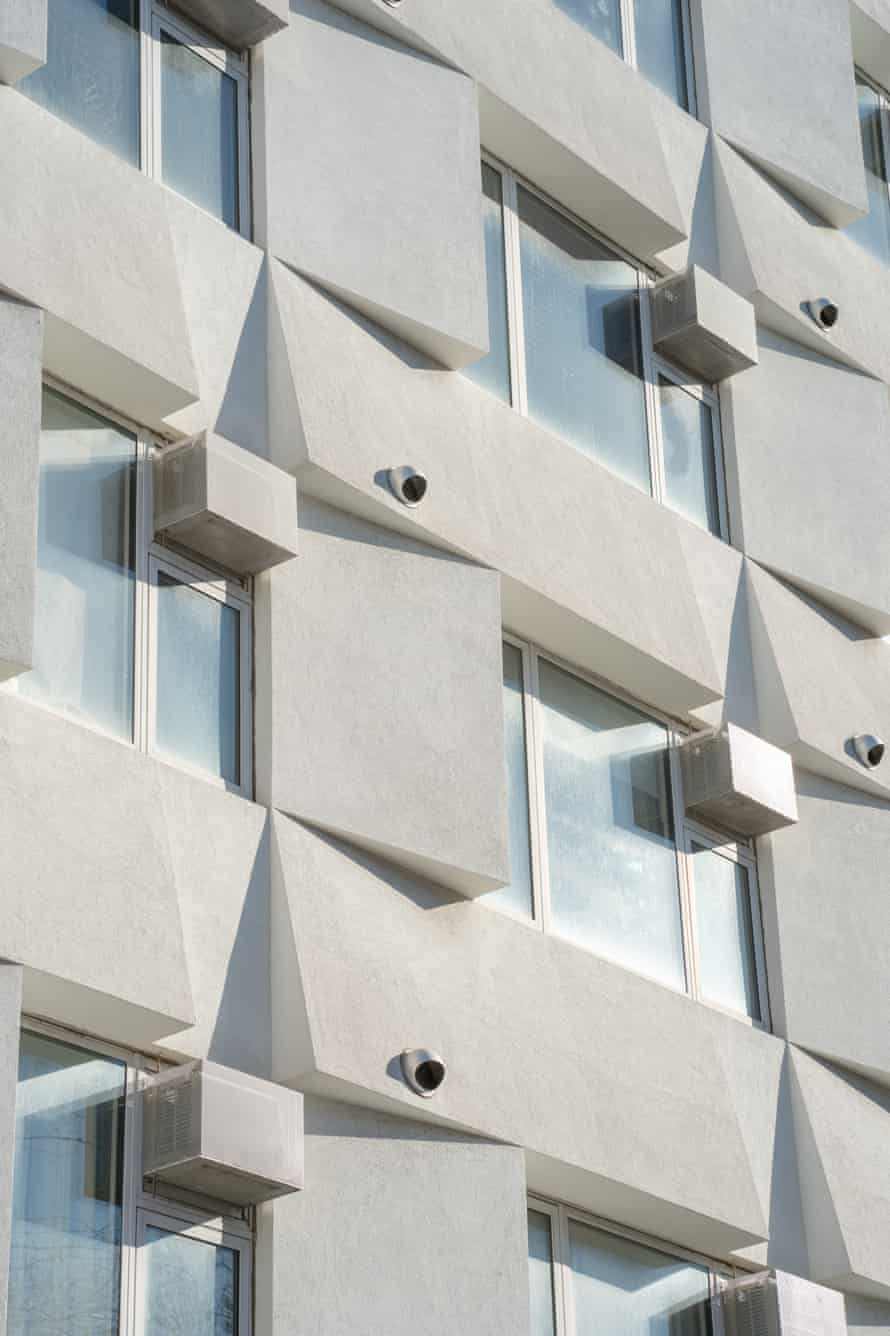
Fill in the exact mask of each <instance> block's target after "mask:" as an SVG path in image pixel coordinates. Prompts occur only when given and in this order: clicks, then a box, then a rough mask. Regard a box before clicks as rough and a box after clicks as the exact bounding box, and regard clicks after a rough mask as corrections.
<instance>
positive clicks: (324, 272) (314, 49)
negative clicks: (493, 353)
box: [257, 0, 488, 366]
mask: <svg viewBox="0 0 890 1336" xmlns="http://www.w3.org/2000/svg"><path fill="white" fill-rule="evenodd" d="M257 88H258V102H259V103H260V105H261V106H262V117H263V130H264V134H263V150H262V153H263V165H262V167H261V169H260V172H259V182H258V189H257V196H258V208H257V230H258V235H259V236H260V237H261V238H262V240H263V243H264V244H265V245H266V246H267V247H268V248H269V250H270V252H271V253H272V254H273V255H275V256H277V257H278V259H280V260H283V261H285V262H286V263H287V264H289V265H290V266H292V267H293V268H294V269H298V270H300V271H301V272H302V273H305V274H308V275H309V276H310V277H312V278H313V279H315V280H316V281H317V282H319V283H321V284H322V285H323V286H324V287H325V288H328V289H329V290H330V291H332V292H334V293H337V294H339V295H340V296H342V297H343V298H344V299H345V300H346V301H348V302H350V303H351V304H352V305H353V306H355V307H357V308H358V309H359V310H362V311H364V312H365V313H366V314H368V315H370V316H372V317H374V318H375V319H377V320H379V321H381V323H383V324H384V325H386V326H387V327H388V328H390V329H392V330H394V331H395V332H397V333H399V334H401V335H402V336H403V337H404V338H406V339H407V340H408V341H409V342H410V343H413V344H415V345H416V346H417V347H419V348H422V349H424V351H425V352H427V353H428V354H429V355H430V356H433V357H436V358H437V359H438V360H439V361H440V362H442V363H444V364H445V365H447V366H462V365H463V364H464V363H466V362H471V361H474V360H476V359H477V358H478V357H479V356H481V355H482V354H483V353H485V352H486V351H487V350H488V314H487V306H486V283H485V256H484V251H483V230H482V193H481V184H480V173H479V132H478V118H477V109H476V90H475V86H474V85H473V83H472V82H471V80H469V79H467V78H466V77H465V76H464V75H462V74H460V73H458V72H456V71H455V70H453V69H449V68H446V67H445V66H443V65H440V64H438V63H437V62H435V61H433V60H430V59H429V58H428V57H426V56H422V55H419V54H418V53H417V52H416V51H412V50H410V49H409V48H407V47H405V46H402V45H400V44H399V43H397V42H394V41H392V40H391V39H389V38H387V37H384V36H383V35H382V34H380V33H379V32H377V31H376V30H374V29H373V28H370V27H367V26H366V25H365V24H363V23H359V22H357V21H356V20H354V19H352V18H350V17H347V16H346V15H344V14H343V13H341V12H340V11H339V10H337V9H334V8H332V7H331V6H330V5H327V4H324V3H323V2H322V0H298V2H297V3H296V4H295V10H294V13H293V15H292V18H291V24H290V27H289V29H288V31H287V32H286V33H282V34H281V36H280V37H279V38H278V39H277V40H276V41H275V42H273V43H270V44H269V45H268V46H267V47H265V48H264V49H263V50H262V52H261V53H260V55H259V57H258V82H257ZM295 125H301V126H304V127H309V126H311V127H312V130H311V133H302V134H298V135H295V134H294V133H293V127H294V126H295Z"/></svg>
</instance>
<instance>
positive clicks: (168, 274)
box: [0, 88, 198, 427]
mask: <svg viewBox="0 0 890 1336" xmlns="http://www.w3.org/2000/svg"><path fill="white" fill-rule="evenodd" d="M0 122H2V124H3V134H2V135H0V180H4V181H15V183H16V185H15V190H4V191H3V192H2V194H0V288H5V289H6V290H7V291H9V292H11V293H13V294H14V295H16V296H18V297H21V298H23V299H24V300H25V301H29V302H33V304H34V305H35V306H40V307H42V308H43V309H44V311H45V313H46V325H45V342H44V359H45V365H46V369H47V371H50V372H52V373H53V374H54V375H56V376H58V377H59V378H60V379H62V380H64V381H67V383H68V384H70V385H75V386H77V387H78V388H79V389H81V390H83V391H85V392H86V393H88V394H91V395H93V396H94V397H95V398H97V399H99V400H100V401H101V402H102V403H106V404H109V405H110V406H111V407H113V408H116V409H118V410H119V411H120V412H122V413H126V414H128V415H129V416H130V417H132V418H134V419H135V420H136V421H138V422H140V423H143V424H145V425H146V426H151V427H160V426H161V424H162V420H163V418H164V417H165V416H166V415H167V414H168V413H171V412H173V411H175V410H176V409H179V408H182V407H184V406H185V405H186V404H188V403H191V402H192V401H193V400H194V399H196V398H197V396H198V389H197V383H196V375H195V370H194V366H193V363H192V352H191V346H190V342H189V332H188V326H187V323H186V318H185V312H184V309H183V304H182V297H181V294H180V284H179V275H178V272H177V266H176V257H175V252H174V248H173V239H172V236H171V232H170V227H169V223H168V219H167V211H166V198H167V192H166V191H165V190H164V188H163V187H162V186H160V185H159V184H157V183H156V182H153V181H149V180H148V179H147V178H146V177H145V176H142V175H141V174H140V173H139V172H137V171H135V170H134V169H133V168H132V167H130V166H128V165H127V164H126V163H123V162H121V161H119V159H118V158H116V157H115V156H114V155H113V154H112V153H109V152H108V151H107V150H106V149H103V148H101V147H99V145H97V144H94V143H93V142H92V141H91V140H90V139H87V138H86V136H84V135H82V134H80V133H79V132H78V131H77V130H74V129H72V128H71V127H70V126H68V125H66V124H65V122H64V121H62V120H60V119H59V118H58V117H56V116H53V115H51V114H50V113H49V112H47V111H44V109H43V108H42V107H39V106H37V105H36V103H34V102H31V101H30V100H29V99H28V98H25V97H22V96H21V95H20V94H19V93H17V92H16V91H15V89H11V88H0Z"/></svg>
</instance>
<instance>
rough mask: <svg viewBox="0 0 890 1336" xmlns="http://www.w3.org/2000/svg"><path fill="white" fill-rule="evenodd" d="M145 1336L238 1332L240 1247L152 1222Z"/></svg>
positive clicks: (146, 1250) (146, 1254)
mask: <svg viewBox="0 0 890 1336" xmlns="http://www.w3.org/2000/svg"><path fill="white" fill-rule="evenodd" d="M140 1261H141V1263H142V1265H143V1266H144V1267H145V1329H144V1336H238V1325H239V1324H238V1253H237V1252H236V1251H235V1249H234V1248H223V1247H222V1246H220V1245H219V1244H215V1243H205V1242H204V1241H203V1240H201V1239H190V1238H187V1237H186V1236H184V1235H182V1234H171V1233H168V1231H167V1230H165V1229H156V1228H155V1226H154V1225H146V1227H145V1242H144V1244H143V1245H142V1250H141V1254H140Z"/></svg>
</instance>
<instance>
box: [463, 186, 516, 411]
mask: <svg viewBox="0 0 890 1336" xmlns="http://www.w3.org/2000/svg"><path fill="white" fill-rule="evenodd" d="M482 216H483V221H484V225H485V273H486V276H487V284H488V348H489V351H488V353H487V355H486V356H485V357H483V358H482V360H481V361H479V362H472V363H471V364H470V365H469V366H468V367H466V368H465V371H466V374H467V375H468V376H469V377H470V379H471V380H475V381H476V383H477V385H482V386H484V387H485V389H486V390H491V392H492V394H496V395H497V396H498V398H499V399H503V400H504V401H505V402H506V403H509V402H510V344H509V338H508V334H507V270H506V259H505V254H504V210H503V197H502V190H501V174H500V172H496V171H495V169H494V168H493V167H489V165H488V163H487V162H483V164H482Z"/></svg>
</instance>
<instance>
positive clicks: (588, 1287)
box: [569, 1220, 711, 1336]
mask: <svg viewBox="0 0 890 1336" xmlns="http://www.w3.org/2000/svg"><path fill="white" fill-rule="evenodd" d="M569 1238H570V1241H571V1262H572V1272H571V1285H572V1291H573V1295H574V1300H575V1316H576V1323H577V1326H576V1330H577V1332H578V1336H581V1333H584V1336H587V1333H588V1332H589V1333H597V1334H598V1336H599V1334H600V1333H602V1334H603V1336H605V1333H608V1336H710V1332H711V1317H710V1302H709V1299H708V1291H709V1285H708V1273H707V1271H706V1270H705V1268H704V1267H700V1266H692V1265H690V1264H689V1263H687V1262H681V1261H677V1260H676V1259H674V1258H672V1257H668V1256H667V1255H666V1254H665V1253H659V1252H656V1251H655V1250H654V1249H653V1248H644V1247H643V1246H642V1245H641V1244H639V1243H632V1242H631V1241H630V1240H629V1239H621V1238H617V1237H616V1236H613V1235H610V1234H606V1233H604V1232H603V1231H602V1230H598V1229H591V1228H590V1227H589V1226H587V1225H582V1224H579V1223H578V1222H577V1221H575V1220H573V1221H571V1222H570V1224H569Z"/></svg>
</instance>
